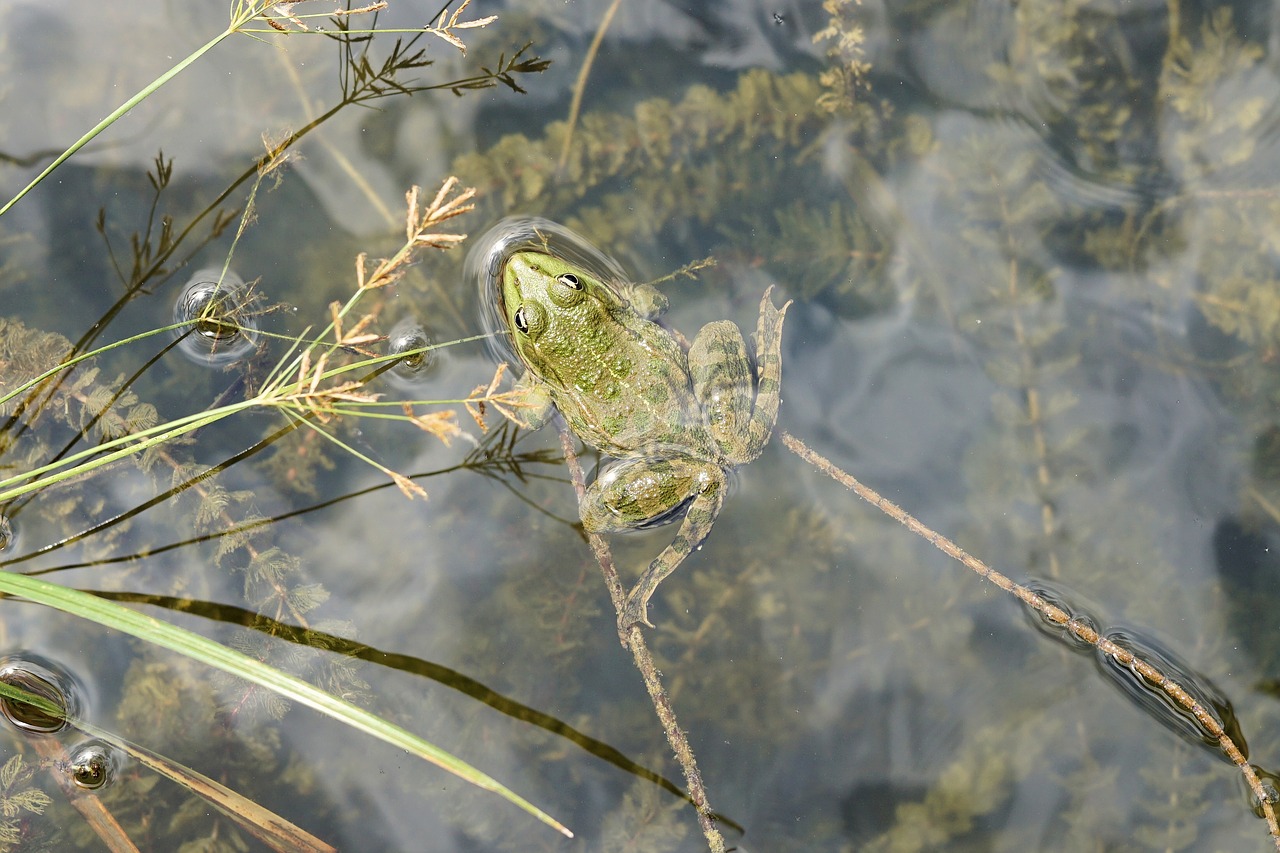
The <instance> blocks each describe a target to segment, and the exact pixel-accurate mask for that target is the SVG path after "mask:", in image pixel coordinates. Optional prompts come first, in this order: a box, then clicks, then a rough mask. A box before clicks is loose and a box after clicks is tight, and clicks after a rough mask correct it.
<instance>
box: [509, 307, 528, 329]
mask: <svg viewBox="0 0 1280 853" xmlns="http://www.w3.org/2000/svg"><path fill="white" fill-rule="evenodd" d="M511 322H512V323H514V324H515V327H516V331H518V332H519V333H520V334H522V335H527V334H529V318H528V316H527V315H526V314H525V313H524V306H523V305H521V306H520V307H519V308H517V309H516V313H515V314H514V315H513V316H512V317H511Z"/></svg>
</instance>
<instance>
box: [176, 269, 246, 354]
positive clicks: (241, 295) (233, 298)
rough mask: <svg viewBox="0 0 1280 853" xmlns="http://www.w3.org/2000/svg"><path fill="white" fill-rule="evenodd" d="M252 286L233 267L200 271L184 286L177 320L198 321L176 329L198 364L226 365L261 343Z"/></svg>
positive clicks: (185, 351)
mask: <svg viewBox="0 0 1280 853" xmlns="http://www.w3.org/2000/svg"><path fill="white" fill-rule="evenodd" d="M253 302H254V298H253V293H252V288H250V287H249V285H247V284H245V283H244V280H243V279H242V278H240V276H238V275H236V273H235V272H233V271H231V270H226V271H225V272H223V270H222V269H221V268H218V267H206V268H205V269H202V270H199V271H198V272H196V274H195V275H193V276H191V279H190V280H189V281H188V282H187V283H186V285H185V286H184V287H183V288H182V291H181V292H180V293H179V294H178V299H177V301H176V302H175V303H174V306H173V321H174V322H175V323H188V322H191V323H194V324H195V329H194V330H192V331H187V330H185V329H176V330H175V331H174V334H175V336H176V337H178V339H179V343H178V348H179V349H181V350H182V352H183V354H185V355H186V356H187V357H188V358H189V359H191V360H192V361H194V362H196V363H197V364H204V365H208V366H210V367H225V366H226V365H228V364H234V363H235V362H237V361H239V360H241V359H242V358H244V357H245V356H247V355H249V354H250V353H251V352H253V351H254V349H255V348H256V347H257V346H258V337H259V335H258V326H257V320H256V318H255V316H254V313H253V310H252V309H253Z"/></svg>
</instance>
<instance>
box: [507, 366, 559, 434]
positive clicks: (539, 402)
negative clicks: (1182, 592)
mask: <svg viewBox="0 0 1280 853" xmlns="http://www.w3.org/2000/svg"><path fill="white" fill-rule="evenodd" d="M515 390H516V391H518V392H519V397H518V398H517V399H518V402H517V403H516V406H515V416H516V422H517V424H519V425H520V426H522V427H524V428H525V429H531V430H532V429H538V428H539V427H541V426H542V425H543V424H545V423H546V422H547V421H549V420H551V416H552V415H554V414H555V413H556V406H555V403H554V401H553V400H552V399H551V390H550V389H549V388H548V387H547V383H545V382H543V381H542V380H540V379H538V378H537V377H536V376H534V375H533V374H531V373H529V372H528V371H526V372H525V374H524V375H523V376H521V377H520V379H519V380H517V381H516V386H515Z"/></svg>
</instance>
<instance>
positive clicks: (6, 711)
mask: <svg viewBox="0 0 1280 853" xmlns="http://www.w3.org/2000/svg"><path fill="white" fill-rule="evenodd" d="M0 682H3V683H4V684H7V685H9V686H10V687H16V688H18V689H20V690H24V691H26V692H27V693H30V694H32V695H33V696H35V697H36V698H37V699H39V700H42V701H41V702H40V704H39V705H36V704H32V703H30V702H23V701H21V700H19V699H14V698H12V697H9V696H0V714H3V715H4V717H5V719H7V720H8V721H9V722H10V723H12V724H13V725H14V726H16V727H17V728H19V729H22V730H23V731H26V732H31V733H33V734H52V733H53V732H59V731H62V730H63V729H65V728H66V727H67V721H68V720H69V719H71V718H73V717H77V716H79V713H80V696H81V695H82V694H83V690H82V689H81V688H80V685H79V684H78V683H77V682H76V680H75V679H74V678H73V677H72V676H71V674H70V673H69V672H67V671H66V670H65V669H63V668H62V666H60V665H59V664H56V663H54V662H52V661H50V660H47V659H46V658H43V657H40V656H39V655H34V654H28V653H25V652H22V653H18V654H14V655H8V656H6V657H5V658H3V659H0Z"/></svg>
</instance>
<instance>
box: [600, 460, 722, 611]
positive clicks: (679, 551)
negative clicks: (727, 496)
mask: <svg viewBox="0 0 1280 853" xmlns="http://www.w3.org/2000/svg"><path fill="white" fill-rule="evenodd" d="M724 491H725V473H724V469H722V468H721V467H720V466H719V465H716V464H715V463H712V462H707V461H705V460H702V459H695V458H692V457H684V456H676V457H673V458H663V459H645V458H639V459H625V460H621V461H619V462H615V463H613V464H612V465H610V466H609V467H607V468H606V469H605V470H604V471H603V472H601V474H600V476H599V477H597V478H596V481H595V482H594V483H592V484H591V485H590V486H589V487H588V488H587V490H586V493H585V494H583V496H582V502H581V504H580V505H579V511H580V512H581V515H582V526H583V527H585V528H586V529H587V530H588V531H590V532H592V533H620V532H623V531H626V530H638V529H641V528H644V527H648V526H651V525H654V524H663V523H665V522H666V521H669V520H672V519H673V518H674V517H675V516H676V514H677V513H678V512H679V511H680V510H681V509H684V510H685V516H684V521H682V522H681V524H680V529H679V531H677V533H676V538H675V539H674V540H673V541H672V543H671V544H670V545H668V546H667V547H666V548H664V549H663V551H662V553H661V554H659V555H658V557H657V559H655V560H654V561H653V562H652V563H650V564H649V568H648V569H647V570H646V571H645V573H644V575H642V576H641V578H640V580H639V581H637V582H636V585H635V586H634V587H632V588H631V592H630V594H628V596H627V602H626V605H625V606H624V607H623V609H622V613H621V614H620V615H619V617H618V626H619V627H620V628H621V629H623V630H626V629H628V628H630V627H631V626H632V625H635V624H637V623H644V624H645V625H649V626H650V627H652V623H650V622H649V619H648V615H647V613H648V605H649V598H650V596H652V595H653V592H654V590H656V589H657V588H658V584H659V583H661V582H662V580H663V578H665V577H666V576H667V575H669V574H671V573H672V572H673V571H675V569H676V567H677V566H679V565H680V563H681V562H682V561H683V560H684V558H685V557H687V556H688V555H689V552H690V551H692V550H693V549H694V548H697V547H698V546H699V545H700V544H702V540H703V539H705V538H707V533H709V532H710V530H711V525H712V524H713V523H714V522H715V520H716V516H717V515H718V514H719V513H720V506H721V505H722V504H723V503H724Z"/></svg>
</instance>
